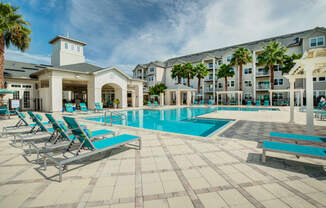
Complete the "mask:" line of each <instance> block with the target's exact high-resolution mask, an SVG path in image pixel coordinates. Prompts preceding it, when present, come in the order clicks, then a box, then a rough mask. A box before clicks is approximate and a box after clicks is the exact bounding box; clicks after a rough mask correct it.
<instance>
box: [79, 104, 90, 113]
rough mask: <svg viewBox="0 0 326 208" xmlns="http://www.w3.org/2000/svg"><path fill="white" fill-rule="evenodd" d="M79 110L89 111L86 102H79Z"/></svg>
mask: <svg viewBox="0 0 326 208" xmlns="http://www.w3.org/2000/svg"><path fill="white" fill-rule="evenodd" d="M79 106H80V111H81V112H84V113H89V112H90V111H89V110H88V109H87V106H86V103H79Z"/></svg>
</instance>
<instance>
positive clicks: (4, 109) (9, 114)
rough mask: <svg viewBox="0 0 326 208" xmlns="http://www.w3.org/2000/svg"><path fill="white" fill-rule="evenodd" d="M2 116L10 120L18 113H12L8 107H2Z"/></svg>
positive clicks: (0, 110)
mask: <svg viewBox="0 0 326 208" xmlns="http://www.w3.org/2000/svg"><path fill="white" fill-rule="evenodd" d="M0 115H4V116H7V117H8V118H10V116H11V115H16V112H12V111H10V110H9V108H8V107H0Z"/></svg>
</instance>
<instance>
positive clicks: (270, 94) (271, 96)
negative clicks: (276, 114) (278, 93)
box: [269, 91, 273, 106]
mask: <svg viewBox="0 0 326 208" xmlns="http://www.w3.org/2000/svg"><path fill="white" fill-rule="evenodd" d="M269 105H270V106H272V105H273V92H272V91H269Z"/></svg>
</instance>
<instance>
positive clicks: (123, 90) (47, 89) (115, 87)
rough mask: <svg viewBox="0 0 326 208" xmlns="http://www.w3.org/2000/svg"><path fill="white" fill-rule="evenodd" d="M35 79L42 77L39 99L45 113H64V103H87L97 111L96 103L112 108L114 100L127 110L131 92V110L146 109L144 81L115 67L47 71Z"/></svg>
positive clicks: (38, 73) (52, 68) (53, 69)
mask: <svg viewBox="0 0 326 208" xmlns="http://www.w3.org/2000/svg"><path fill="white" fill-rule="evenodd" d="M79 65H80V64H79ZM87 65H89V64H87ZM91 66H92V65H91ZM81 68H82V67H81ZM83 68H84V69H85V66H83ZM33 75H35V76H38V77H39V84H40V85H39V86H40V88H39V90H38V91H39V96H40V97H41V98H42V100H43V110H44V111H47V112H55V111H61V110H62V108H63V107H64V102H74V103H75V104H76V105H77V104H78V105H79V103H80V102H85V103H86V104H87V107H88V108H89V109H94V103H95V102H99V103H103V106H104V107H110V105H109V104H111V102H113V99H119V103H120V104H119V105H118V107H120V108H126V107H127V106H128V105H127V102H128V98H127V93H128V91H129V92H131V99H132V100H133V101H132V106H133V107H142V106H143V81H141V80H137V79H132V78H130V77H129V76H128V75H126V74H125V73H123V72H121V71H120V70H119V69H117V68H115V67H110V68H103V69H102V68H100V69H99V68H96V69H95V68H91V67H89V72H84V71H83V70H78V67H71V68H70V69H69V67H68V66H65V69H62V68H54V67H47V68H46V69H44V70H41V71H38V72H37V73H35V74H33Z"/></svg>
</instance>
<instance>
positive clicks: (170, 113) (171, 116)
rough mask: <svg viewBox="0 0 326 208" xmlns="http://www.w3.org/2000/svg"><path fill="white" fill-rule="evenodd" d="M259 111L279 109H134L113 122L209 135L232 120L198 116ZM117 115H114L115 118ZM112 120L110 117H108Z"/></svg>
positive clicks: (98, 119) (107, 120)
mask: <svg viewBox="0 0 326 208" xmlns="http://www.w3.org/2000/svg"><path fill="white" fill-rule="evenodd" d="M221 110H226V111H259V110H279V109H275V108H239V107H212V108H177V109H166V110H149V109H146V110H133V111H124V114H125V115H126V116H125V118H126V119H124V120H123V121H113V124H120V125H121V124H122V125H127V126H132V127H137V128H145V129H152V130H159V131H167V132H173V133H179V134H187V135H193V136H203V137H206V136H209V135H211V134H213V133H214V132H216V131H218V130H219V129H221V128H222V127H224V126H225V125H227V124H228V123H230V122H232V120H225V119H204V118H197V116H200V115H204V114H207V113H212V112H215V111H221ZM116 117H117V116H113V120H114V119H116ZM85 119H86V120H91V121H97V122H104V116H97V117H87V118H85ZM105 120H106V122H110V117H106V119H105Z"/></svg>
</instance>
